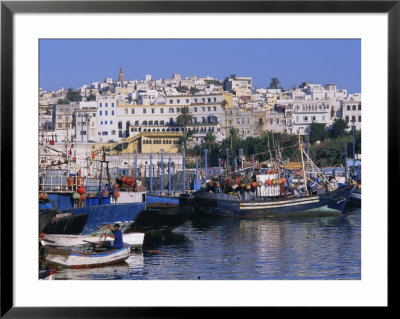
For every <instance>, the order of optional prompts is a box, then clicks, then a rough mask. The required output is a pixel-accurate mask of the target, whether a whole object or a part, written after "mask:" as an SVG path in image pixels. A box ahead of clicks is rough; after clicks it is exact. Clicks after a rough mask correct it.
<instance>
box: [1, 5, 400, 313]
mask: <svg viewBox="0 0 400 319" xmlns="http://www.w3.org/2000/svg"><path fill="white" fill-rule="evenodd" d="M126 12H141V13H146V12H147V13H148V12H152V13H154V12H160V13H180V12H183V13H189V12H196V13H211V12H212V13H224V12H230V13H234V12H241V13H243V12H246V13H259V12H266V13H275V12H276V13H279V12H281V13H387V14H388V28H389V29H388V35H389V39H388V44H389V47H388V67H389V69H388V97H389V99H388V107H389V109H388V112H389V114H390V116H389V117H388V130H389V131H388V136H389V138H388V146H389V148H388V150H389V151H388V167H389V172H390V174H389V172H385V173H387V174H388V190H389V192H388V198H387V200H388V204H389V206H388V207H392V205H390V204H393V205H394V202H393V198H394V197H395V196H396V195H395V194H394V192H395V191H396V189H397V186H396V185H395V182H397V180H398V179H399V173H398V164H399V143H400V139H399V130H400V126H399V125H398V120H399V109H400V107H399V105H400V103H399V99H400V97H399V94H398V92H400V63H399V61H400V50H399V48H400V32H399V30H400V1H399V0H397V1H363V0H360V1H2V2H1V191H0V194H1V220H0V221H1V281H0V283H1V317H5V318H25V317H29V318H53V317H58V318H71V317H74V318H90V317H95V318H106V317H107V318H128V317H129V318H131V317H134V318H136V317H137V318H144V317H148V318H161V317H165V318H178V317H185V318H186V317H187V318H190V317H192V316H193V315H196V316H197V315H205V316H207V315H210V314H212V315H217V316H226V315H227V312H226V309H225V308H223V307H218V308H212V309H211V308H208V307H204V308H200V309H196V310H195V311H194V312H193V309H192V308H191V307H156V308H146V307H136V308H131V307H123V308H110V307H86V308H85V307H84V308H82V307H66V308H61V307H45V308H39V307H38V308H24V307H14V305H13V293H14V292H15V291H14V289H13V282H12V278H13V245H12V242H10V238H12V237H13V220H12V212H13V201H12V200H10V198H13V195H14V194H13V186H14V182H13V169H14V165H13V160H14V159H13V120H14V118H13V112H12V110H13V54H14V52H13V16H14V14H15V13H126ZM380 213H384V212H380ZM389 217H390V216H389V214H388V218H389ZM388 225H390V223H388ZM388 241H389V238H388ZM389 282H390V281H388V285H389ZM37 293H40V292H37ZM388 305H389V307H387V308H386V307H384V308H386V309H389V308H390V298H389V300H388ZM290 310H292V311H296V315H297V316H298V315H302V314H306V312H307V311H308V310H309V309H307V308H304V307H302V308H298V307H291V308H290ZM348 310H349V309H347V311H348ZM248 311H249V309H246V308H241V309H240V311H239V312H238V311H237V310H235V311H234V312H235V314H239V315H241V314H243V315H246V314H247V312H248ZM262 311H263V310H262ZM268 311H269V310H268ZM264 315H267V314H266V313H264Z"/></svg>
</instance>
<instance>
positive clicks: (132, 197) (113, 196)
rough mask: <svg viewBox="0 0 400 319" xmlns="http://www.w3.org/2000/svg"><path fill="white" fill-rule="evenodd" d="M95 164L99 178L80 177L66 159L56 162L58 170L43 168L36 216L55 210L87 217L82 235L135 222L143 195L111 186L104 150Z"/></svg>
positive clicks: (49, 167)
mask: <svg viewBox="0 0 400 319" xmlns="http://www.w3.org/2000/svg"><path fill="white" fill-rule="evenodd" d="M64 156H66V155H65V154H64ZM98 162H99V163H100V167H99V176H97V177H90V178H89V177H88V176H87V177H83V176H82V174H81V171H80V168H79V169H78V168H77V167H74V166H73V164H74V163H73V161H71V160H70V159H69V158H64V160H63V161H60V160H59V161H58V162H57V163H59V165H58V166H57V169H54V167H53V166H50V165H48V166H46V167H44V168H43V167H42V170H41V171H40V178H39V212H41V211H43V210H45V209H53V208H54V207H56V208H57V209H59V210H60V211H61V213H62V214H65V215H71V216H77V215H83V214H87V215H88V218H87V220H86V223H85V226H84V228H83V230H82V231H81V234H83V235H85V234H90V233H92V232H94V231H96V230H98V228H99V227H101V226H102V225H106V224H112V223H115V222H117V221H118V222H130V221H133V220H135V218H136V216H137V215H138V214H139V213H140V212H141V211H142V210H143V209H145V202H146V193H145V192H144V191H142V189H138V188H132V187H129V188H127V189H120V188H119V185H118V184H117V183H114V184H112V183H111V179H110V174H109V169H108V161H106V159H105V151H104V149H103V155H102V158H101V160H99V161H98ZM72 172H73V173H72ZM75 233H76V232H75Z"/></svg>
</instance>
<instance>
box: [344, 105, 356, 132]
mask: <svg viewBox="0 0 400 319" xmlns="http://www.w3.org/2000/svg"><path fill="white" fill-rule="evenodd" d="M342 118H343V119H344V120H345V121H346V122H348V123H349V130H350V129H351V127H352V126H355V129H356V130H361V101H357V100H352V101H345V102H343V104H342Z"/></svg>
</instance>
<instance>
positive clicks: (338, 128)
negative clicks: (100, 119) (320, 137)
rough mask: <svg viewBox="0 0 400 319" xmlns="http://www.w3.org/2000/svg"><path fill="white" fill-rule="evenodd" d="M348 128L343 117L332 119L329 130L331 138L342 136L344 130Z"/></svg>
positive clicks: (344, 133) (344, 132)
mask: <svg viewBox="0 0 400 319" xmlns="http://www.w3.org/2000/svg"><path fill="white" fill-rule="evenodd" d="M348 128H349V126H348V124H347V122H346V121H345V120H343V119H334V120H333V124H332V128H331V129H330V131H329V136H330V137H331V138H338V137H343V136H345V135H346V134H347V132H346V130H347V129H348Z"/></svg>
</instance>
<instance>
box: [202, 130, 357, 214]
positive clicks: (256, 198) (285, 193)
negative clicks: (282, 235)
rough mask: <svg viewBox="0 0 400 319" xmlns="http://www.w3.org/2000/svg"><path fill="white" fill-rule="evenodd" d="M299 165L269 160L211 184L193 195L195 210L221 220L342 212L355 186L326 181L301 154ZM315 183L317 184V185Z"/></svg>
mask: <svg viewBox="0 0 400 319" xmlns="http://www.w3.org/2000/svg"><path fill="white" fill-rule="evenodd" d="M298 149H299V151H300V157H301V162H289V161H283V160H282V159H281V158H280V157H276V158H274V159H273V160H272V159H271V160H270V161H269V162H267V163H266V165H265V168H263V169H260V170H259V171H257V172H256V171H254V167H253V168H251V167H250V169H248V170H247V171H246V170H243V169H242V170H241V171H239V172H237V173H235V172H234V173H233V174H232V176H230V177H228V176H225V177H222V176H220V177H219V179H217V180H211V181H209V182H208V184H203V185H202V189H201V190H199V191H197V192H195V193H194V199H195V200H194V203H195V210H196V211H198V212H200V213H207V214H216V215H221V216H245V217H271V216H284V215H293V214H295V215H298V214H301V215H313V214H315V213H318V214H321V213H322V214H324V213H327V212H329V213H332V212H341V211H343V209H344V207H345V205H346V203H347V202H348V200H349V198H350V195H351V194H352V192H353V190H354V189H355V183H354V182H352V181H350V182H349V183H348V184H346V185H344V186H342V187H339V186H338V183H337V181H335V180H333V179H328V178H327V177H326V176H324V175H323V174H322V172H321V171H320V170H319V169H318V168H317V167H316V165H315V164H314V162H313V161H312V160H311V158H310V157H309V156H308V154H307V153H306V152H305V151H304V150H303V143H302V141H301V139H300V135H299V138H298ZM317 181H319V183H318V182H317Z"/></svg>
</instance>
